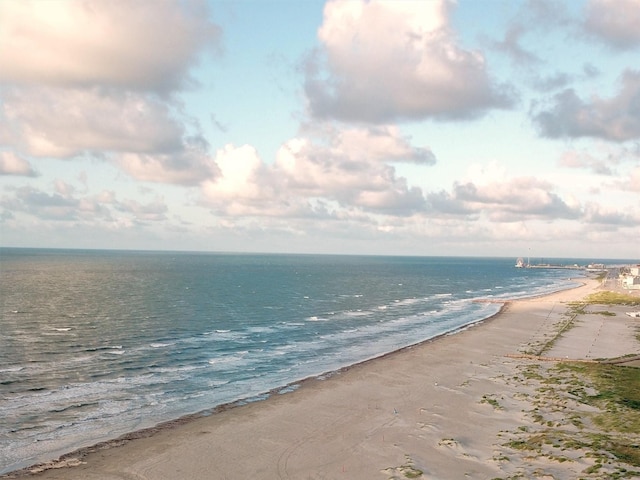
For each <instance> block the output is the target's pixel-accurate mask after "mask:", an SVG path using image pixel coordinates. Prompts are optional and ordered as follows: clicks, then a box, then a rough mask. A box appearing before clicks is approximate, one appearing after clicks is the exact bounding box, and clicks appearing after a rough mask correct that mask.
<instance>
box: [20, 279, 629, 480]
mask: <svg viewBox="0 0 640 480" xmlns="http://www.w3.org/2000/svg"><path fill="white" fill-rule="evenodd" d="M598 285H599V284H598V282H596V281H594V280H589V281H588V283H587V284H586V285H585V286H583V287H580V288H578V289H574V290H569V291H565V292H560V293H556V294H553V295H550V296H545V297H539V298H534V299H529V300H521V301H515V302H511V303H510V304H509V305H508V306H507V307H506V308H505V309H504V311H503V312H502V313H501V314H499V315H497V316H495V317H494V318H492V319H490V320H487V321H485V322H482V323H481V324H478V325H476V326H474V327H471V328H469V329H467V330H464V331H461V332H459V333H456V334H453V335H448V336H444V337H440V338H438V339H436V340H434V341H431V342H426V343H424V344H421V345H417V346H414V347H411V348H408V349H405V350H402V351H400V352H396V353H394V354H391V355H387V356H385V357H384V358H380V359H376V360H373V361H370V362H366V363H364V364H360V365H356V366H354V367H351V368H349V369H346V370H344V371H341V372H338V373H336V374H334V375H332V376H330V377H328V378H326V379H322V380H321V379H310V380H308V381H305V382H304V384H303V385H302V387H301V388H299V389H298V390H296V391H294V392H291V393H287V394H284V395H273V396H272V397H271V398H269V399H268V400H266V401H261V402H256V403H253V404H248V405H244V406H240V407H235V408H231V409H228V410H226V411H222V412H218V413H216V414H214V415H211V416H208V417H202V418H196V419H193V420H189V421H187V422H178V424H177V425H175V426H172V427H165V428H161V429H158V431H157V432H155V433H154V434H153V435H151V436H149V437H146V438H138V439H134V440H128V441H123V442H112V445H111V446H110V448H96V449H94V450H95V451H94V452H92V453H87V452H82V453H76V454H72V455H70V456H68V457H67V458H66V460H65V461H64V462H62V465H64V464H67V465H75V466H67V467H65V468H59V469H49V470H46V471H44V472H41V473H38V474H36V475H35V476H37V477H38V478H42V479H89V480H91V479H137V480H143V479H149V480H151V479H153V480H164V479H166V480H175V479H194V480H195V479H268V480H272V479H345V480H346V479H348V480H358V479H362V480H365V479H366V480H375V479H380V480H385V479H401V478H402V479H404V478H422V479H462V478H471V479H491V478H508V477H510V476H511V478H515V476H517V475H521V476H520V477H517V478H567V479H570V478H581V476H580V472H582V471H583V470H584V469H585V468H586V467H588V466H589V462H590V460H589V459H588V458H586V457H585V456H576V458H575V459H571V460H570V461H564V462H559V461H553V460H551V459H549V458H548V457H544V456H543V457H530V456H526V454H523V453H521V452H518V451H514V450H511V449H509V447H508V446H506V445H505V444H506V442H507V441H508V440H509V439H511V438H516V437H517V435H518V433H517V432H522V431H524V430H528V429H530V428H536V425H538V424H536V423H535V422H534V420H533V418H532V411H533V405H532V402H533V399H534V398H538V397H539V395H538V396H537V397H536V395H537V388H539V384H537V383H536V382H535V381H534V380H532V379H530V378H528V377H527V376H526V375H525V371H526V369H527V368H531V367H532V366H535V368H550V367H547V365H553V364H554V362H549V361H540V360H539V359H534V360H532V359H528V358H524V355H521V354H526V353H531V352H535V351H536V349H537V348H539V347H540V346H541V345H543V344H544V343H545V342H547V341H548V340H549V339H551V338H553V337H554V336H555V334H556V332H557V328H558V324H560V323H561V322H563V321H566V318H567V316H566V315H565V312H566V302H569V301H574V300H577V299H580V298H583V297H584V296H585V295H587V294H588V293H591V292H592V291H594V290H596V289H597V288H598ZM639 324H640V322H639V321H638V320H636V319H632V318H630V317H628V316H627V315H624V314H623V313H620V314H619V315H616V316H615V317H612V316H602V315H582V316H580V317H579V318H578V319H577V326H576V327H575V328H573V329H570V330H569V331H568V332H565V333H564V334H563V336H562V337H561V338H560V339H559V340H558V341H557V342H556V343H555V344H554V347H553V349H552V350H551V351H549V352H546V353H545V355H548V356H554V357H558V358H571V359H587V360H588V359H593V358H611V357H618V356H621V355H625V354H640V344H639V342H638V341H637V339H636V333H637V328H638V325H639ZM605 325H606V326H605ZM541 365H542V367H541ZM538 393H539V391H538ZM536 402H537V407H538V408H541V407H540V402H541V401H540V400H539V399H538V400H536ZM569 408H572V409H574V408H575V409H579V408H586V407H584V406H582V407H581V406H580V405H578V404H577V402H576V405H569ZM555 411H556V410H554V409H551V408H550V409H548V412H549V415H551V414H552V413H553V412H555ZM536 412H537V413H540V410H539V409H538V410H536ZM557 415H558V416H559V420H558V424H560V423H561V422H562V415H563V414H562V412H560V413H557ZM565 416H566V415H565ZM117 443H122V444H123V445H121V446H117V445H115V444H117ZM420 472H422V474H420ZM23 474H24V473H23ZM29 475H30V474H29ZM412 475H414V476H412Z"/></svg>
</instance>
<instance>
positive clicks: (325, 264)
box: [0, 249, 580, 473]
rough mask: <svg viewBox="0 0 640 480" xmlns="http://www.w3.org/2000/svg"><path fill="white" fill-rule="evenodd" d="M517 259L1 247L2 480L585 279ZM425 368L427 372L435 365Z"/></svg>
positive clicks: (391, 348)
mask: <svg viewBox="0 0 640 480" xmlns="http://www.w3.org/2000/svg"><path fill="white" fill-rule="evenodd" d="M514 263H515V259H513V258H508V259H495V258H493V259H487V258H445V257H441V258H436V257H432V258H419V257H365V256H362V257H356V256H311V255H309V256H307V255H295V256H294V255H248V254H247V255H235V254H233V255H232V254H204V253H203V254H195V253H141V252H113V251H56V250H20V249H2V250H0V265H1V276H0V298H1V305H0V419H2V421H1V422H0V473H2V472H7V471H10V470H13V469H15V468H19V467H22V466H26V465H29V464H32V463H35V462H38V461H43V460H46V459H50V458H53V457H56V456H58V455H60V454H61V453H64V452H67V451H70V450H72V449H75V448H78V447H80V446H84V445H89V444H93V443H96V442H97V441H101V440H106V439H108V438H113V437H116V436H118V435H121V434H123V433H126V432H129V431H132V430H135V429H139V428H143V427H147V426H151V425H154V424H157V423H159V422H161V421H163V420H168V419H172V418H177V417H180V416H182V415H185V414H187V413H192V412H198V411H202V410H205V409H210V408H212V407H214V406H216V405H220V404H222V403H226V402H231V401H234V400H238V399H252V398H253V399H255V398H262V397H261V396H260V395H261V394H263V393H264V392H267V391H269V390H272V389H274V388H276V387H279V386H284V385H287V384H290V383H292V382H295V381H297V380H300V379H302V378H305V377H309V376H314V375H319V374H322V373H325V372H329V371H333V370H336V369H338V368H340V367H342V366H346V365H350V364H353V363H357V362H360V361H362V360H365V359H368V358H371V357H375V356H378V355H381V354H383V353H386V352H389V351H393V350H396V349H398V348H401V347H403V346H407V345H411V344H415V343H417V342H420V341H422V340H425V339H428V338H431V337H434V336H436V335H439V334H442V333H444V332H448V331H452V330H456V329H459V328H461V327H463V326H465V325H468V324H470V323H473V322H476V321H478V320H481V319H483V318H486V317H488V316H491V315H492V314H494V313H496V312H497V311H498V309H499V308H500V304H499V303H478V302H474V301H473V300H474V299H480V298H493V299H509V298H518V297H523V296H529V295H537V294H541V293H546V292H550V291H555V290H559V289H563V288H568V287H570V286H572V285H574V284H575V283H573V282H571V281H569V279H568V277H569V276H573V277H576V276H579V275H580V272H575V271H566V270H533V269H516V268H514ZM425 368H428V366H425Z"/></svg>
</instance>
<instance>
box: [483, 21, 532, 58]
mask: <svg viewBox="0 0 640 480" xmlns="http://www.w3.org/2000/svg"><path fill="white" fill-rule="evenodd" d="M526 32H527V29H526V28H525V27H523V26H522V25H520V24H514V25H512V26H511V27H509V28H508V29H507V30H506V31H505V34H504V38H503V39H502V40H499V41H495V42H492V46H493V48H495V49H496V50H498V51H500V52H503V53H505V54H506V55H508V56H509V57H510V58H511V59H512V60H513V61H514V62H515V63H516V64H518V65H524V66H535V65H537V64H539V63H541V60H540V58H539V57H538V56H537V55H535V54H534V53H533V52H530V51H529V50H527V49H525V48H524V47H523V46H522V44H521V39H522V37H523V36H524V34H525V33H526Z"/></svg>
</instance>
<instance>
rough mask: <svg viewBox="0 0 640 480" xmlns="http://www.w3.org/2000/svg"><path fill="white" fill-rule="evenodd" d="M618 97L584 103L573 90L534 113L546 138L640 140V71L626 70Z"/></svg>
mask: <svg viewBox="0 0 640 480" xmlns="http://www.w3.org/2000/svg"><path fill="white" fill-rule="evenodd" d="M620 83H621V87H620V91H619V92H618V94H617V95H615V96H614V97H611V98H600V97H598V96H595V95H594V96H593V97H592V98H590V99H589V100H583V99H582V98H580V97H579V96H578V94H577V93H576V92H575V90H573V89H566V90H564V91H563V92H561V93H558V94H557V95H555V96H554V97H553V98H552V100H551V101H550V102H549V104H548V105H544V106H542V107H541V108H540V109H539V111H536V110H538V109H537V108H535V109H534V111H532V117H533V121H534V123H535V124H536V125H537V126H538V128H539V130H540V133H541V134H542V135H543V136H546V137H551V138H561V137H596V138H603V139H605V140H610V141H616V142H623V141H626V140H632V139H637V138H640V71H636V70H627V71H625V72H624V74H623V75H622V78H621V81H620Z"/></svg>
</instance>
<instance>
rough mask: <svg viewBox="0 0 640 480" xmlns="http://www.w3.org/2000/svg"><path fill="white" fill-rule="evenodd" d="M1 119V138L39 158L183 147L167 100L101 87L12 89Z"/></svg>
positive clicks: (181, 131) (181, 129)
mask: <svg viewBox="0 0 640 480" xmlns="http://www.w3.org/2000/svg"><path fill="white" fill-rule="evenodd" d="M3 117H4V120H0V127H1V128H2V129H3V130H4V133H2V134H0V141H2V142H3V143H5V144H8V145H11V146H13V147H15V148H19V149H20V150H21V151H24V152H27V153H29V154H30V155H34V156H40V157H61V158H64V157H73V156H76V155H80V154H82V153H85V152H90V151H103V152H104V151H106V152H110V151H111V152H113V151H116V152H137V153H149V152H172V151H179V150H180V149H181V148H182V136H183V135H184V127H183V126H182V124H180V122H178V121H177V120H175V119H174V118H172V114H171V111H170V109H169V107H168V105H166V104H165V103H163V102H160V101H158V100H156V99H154V98H151V97H149V96H146V95H142V94H138V93H130V92H118V91H110V90H103V89H98V88H92V89H86V90H67V89H54V88H23V89H10V90H9V91H8V92H7V93H6V94H5V98H4V102H3V105H2V106H0V119H2V118H3Z"/></svg>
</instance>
